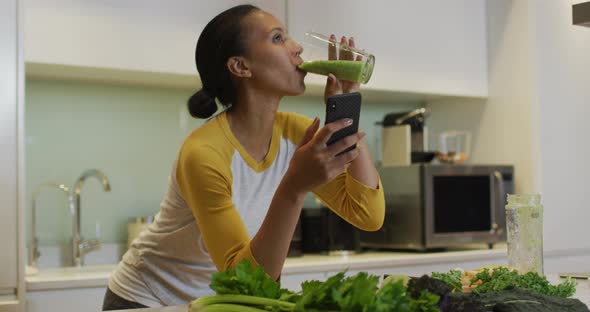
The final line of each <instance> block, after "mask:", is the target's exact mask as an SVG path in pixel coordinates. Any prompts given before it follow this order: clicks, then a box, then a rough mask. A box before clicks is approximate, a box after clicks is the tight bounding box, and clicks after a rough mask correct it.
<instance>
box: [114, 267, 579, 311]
mask: <svg viewBox="0 0 590 312" xmlns="http://www.w3.org/2000/svg"><path fill="white" fill-rule="evenodd" d="M547 278H548V279H549V280H550V281H551V282H552V283H560V282H561V281H563V280H562V279H560V278H559V277H558V276H557V275H556V274H548V276H547ZM574 297H575V298H577V299H579V300H580V301H582V302H583V303H584V304H586V305H587V306H590V282H589V281H588V280H578V286H577V292H576V295H575V296H574ZM131 311H133V312H187V311H188V306H187V305H182V306H174V307H165V308H149V309H137V310H123V311H121V312H131Z"/></svg>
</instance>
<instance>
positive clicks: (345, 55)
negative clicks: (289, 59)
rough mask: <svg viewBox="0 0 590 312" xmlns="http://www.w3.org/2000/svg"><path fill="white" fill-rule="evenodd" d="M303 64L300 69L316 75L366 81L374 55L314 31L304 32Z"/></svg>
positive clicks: (373, 65) (369, 75) (371, 70)
mask: <svg viewBox="0 0 590 312" xmlns="http://www.w3.org/2000/svg"><path fill="white" fill-rule="evenodd" d="M302 45H303V53H302V54H301V57H302V58H303V61H304V62H303V64H301V65H300V66H299V68H300V69H302V70H304V71H306V72H309V73H314V74H318V75H324V76H327V75H328V74H330V73H331V74H333V75H334V76H336V78H338V79H340V80H348V81H354V82H360V83H367V82H369V79H371V74H372V73H373V68H374V67H375V57H374V56H373V55H372V54H370V53H368V52H366V51H364V50H360V49H358V48H356V47H351V46H349V45H348V44H341V43H340V42H339V41H338V40H334V39H330V37H327V36H324V35H322V34H318V33H315V32H307V33H305V36H304V39H303V42H302Z"/></svg>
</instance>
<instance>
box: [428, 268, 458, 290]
mask: <svg viewBox="0 0 590 312" xmlns="http://www.w3.org/2000/svg"><path fill="white" fill-rule="evenodd" d="M461 274H462V273H461V271H459V270H450V271H449V272H448V273H439V272H432V278H436V279H439V280H441V281H443V282H445V283H447V285H449V286H450V287H451V291H462V290H463V285H462V284H461Z"/></svg>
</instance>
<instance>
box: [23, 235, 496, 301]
mask: <svg viewBox="0 0 590 312" xmlns="http://www.w3.org/2000/svg"><path fill="white" fill-rule="evenodd" d="M505 259H506V246H505V245H499V246H498V247H497V248H494V249H492V250H489V249H472V250H459V251H444V252H430V253H417V252H366V253H361V254H356V255H349V256H328V255H305V256H303V257H295V258H287V260H286V261H285V266H284V268H283V274H284V275H290V274H297V273H313V272H328V271H342V270H344V269H349V270H369V269H371V268H379V267H384V266H387V267H396V266H400V267H401V266H404V265H408V264H412V265H415V264H444V263H450V262H457V261H466V260H473V261H475V260H482V261H489V262H490V263H494V262H497V261H505ZM115 267H116V265H92V266H86V267H82V268H54V269H41V270H40V271H39V272H38V273H36V274H32V275H27V276H26V278H25V280H26V287H27V291H36V290H54V289H71V288H83V287H105V286H106V285H107V284H108V279H109V276H110V273H111V272H112V271H113V270H114V269H115ZM449 269H451V268H449Z"/></svg>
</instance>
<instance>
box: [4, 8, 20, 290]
mask: <svg viewBox="0 0 590 312" xmlns="http://www.w3.org/2000/svg"><path fill="white" fill-rule="evenodd" d="M16 4H17V1H16V0H8V1H0V29H1V31H0V151H1V152H0V250H2V252H0V268H1V269H0V293H4V294H6V293H10V292H12V293H13V294H14V289H15V288H16V286H17V255H18V253H17V187H16V185H17V176H16V175H17V162H16V157H17V144H16V142H17V134H16V127H17V124H16V121H17V111H16V108H17V94H18V92H17V85H18V84H17V62H18V49H17V20H16V12H17V10H16Z"/></svg>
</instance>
